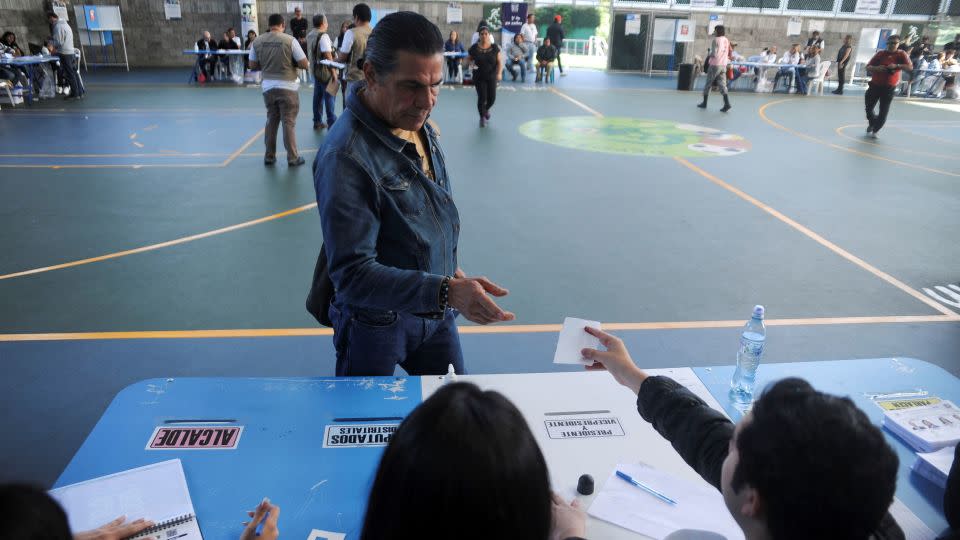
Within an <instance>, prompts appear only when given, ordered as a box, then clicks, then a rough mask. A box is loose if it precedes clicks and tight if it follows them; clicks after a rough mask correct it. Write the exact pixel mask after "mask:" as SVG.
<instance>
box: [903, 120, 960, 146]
mask: <svg viewBox="0 0 960 540" xmlns="http://www.w3.org/2000/svg"><path fill="white" fill-rule="evenodd" d="M890 127H892V128H893V129H899V130H900V131H902V132H904V133H909V134H910V135H916V136H917V137H925V138H927V139H930V140H934V141H937V142H941V143H947V144H960V142H958V141H951V140H950V139H943V138H941V137H937V136H935V135H927V134H926V133H917V132H916V131H910V130H909V129H907V128H904V127H901V126H890ZM911 127H913V126H911ZM917 127H922V126H917ZM945 127H954V126H953V125H951V126H945ZM898 150H899V149H898Z"/></svg>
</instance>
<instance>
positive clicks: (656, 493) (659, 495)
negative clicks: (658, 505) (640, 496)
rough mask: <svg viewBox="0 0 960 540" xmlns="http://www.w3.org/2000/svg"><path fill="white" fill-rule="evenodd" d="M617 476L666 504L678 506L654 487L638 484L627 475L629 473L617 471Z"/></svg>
mask: <svg viewBox="0 0 960 540" xmlns="http://www.w3.org/2000/svg"><path fill="white" fill-rule="evenodd" d="M617 476H619V477H620V478H623V479H624V480H625V481H626V482H628V483H630V484H633V485H635V486H637V487H638V488H640V489H642V490H644V491H646V492H647V493H649V494H651V495H653V496H654V497H656V498H658V499H660V500H661V501H663V502H665V503H667V504H677V501H675V500H673V499H671V498H670V497H667V496H666V495H664V494H663V493H660V492H659V491H657V490H655V489H653V488H652V487H650V486H648V485H646V484H644V483H643V482H638V481H637V480H634V479H633V478H632V477H631V476H630V475H629V474H627V473H625V472H622V471H617Z"/></svg>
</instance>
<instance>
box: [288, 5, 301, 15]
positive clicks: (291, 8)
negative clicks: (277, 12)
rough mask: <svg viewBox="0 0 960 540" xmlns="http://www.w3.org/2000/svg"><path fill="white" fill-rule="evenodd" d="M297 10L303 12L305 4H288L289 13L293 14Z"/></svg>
mask: <svg viewBox="0 0 960 540" xmlns="http://www.w3.org/2000/svg"><path fill="white" fill-rule="evenodd" d="M297 8H300V11H303V2H287V13H293V12H294V11H296V10H297Z"/></svg>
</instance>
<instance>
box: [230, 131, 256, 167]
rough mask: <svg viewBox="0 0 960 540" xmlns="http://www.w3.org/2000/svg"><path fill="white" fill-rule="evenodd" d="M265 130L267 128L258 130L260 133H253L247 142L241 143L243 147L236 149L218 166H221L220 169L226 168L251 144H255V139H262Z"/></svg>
mask: <svg viewBox="0 0 960 540" xmlns="http://www.w3.org/2000/svg"><path fill="white" fill-rule="evenodd" d="M266 130H267V128H260V131H258V132H256V133H254V134H253V137H250V138H249V139H247V142H245V143H243V146H241V147H240V148H237V149H236V150H235V151H234V152H233V153H232V154H230V157H228V158H227V159H225V160H224V161H223V163H221V164H220V166H221V167H226V166H227V165H229V164H230V163H231V162H232V161H233V160H235V159H237V156H239V155H240V154H242V153H243V151H244V150H246V149H247V148H250V145H251V144H253V143H255V142H257V139H259V138H260V137H263V133H264V132H265V131H266Z"/></svg>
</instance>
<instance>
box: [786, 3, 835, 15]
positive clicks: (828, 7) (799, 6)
mask: <svg viewBox="0 0 960 540" xmlns="http://www.w3.org/2000/svg"><path fill="white" fill-rule="evenodd" d="M833 1H834V0H787V9H795V10H799V11H829V12H831V13H832V12H833Z"/></svg>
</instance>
